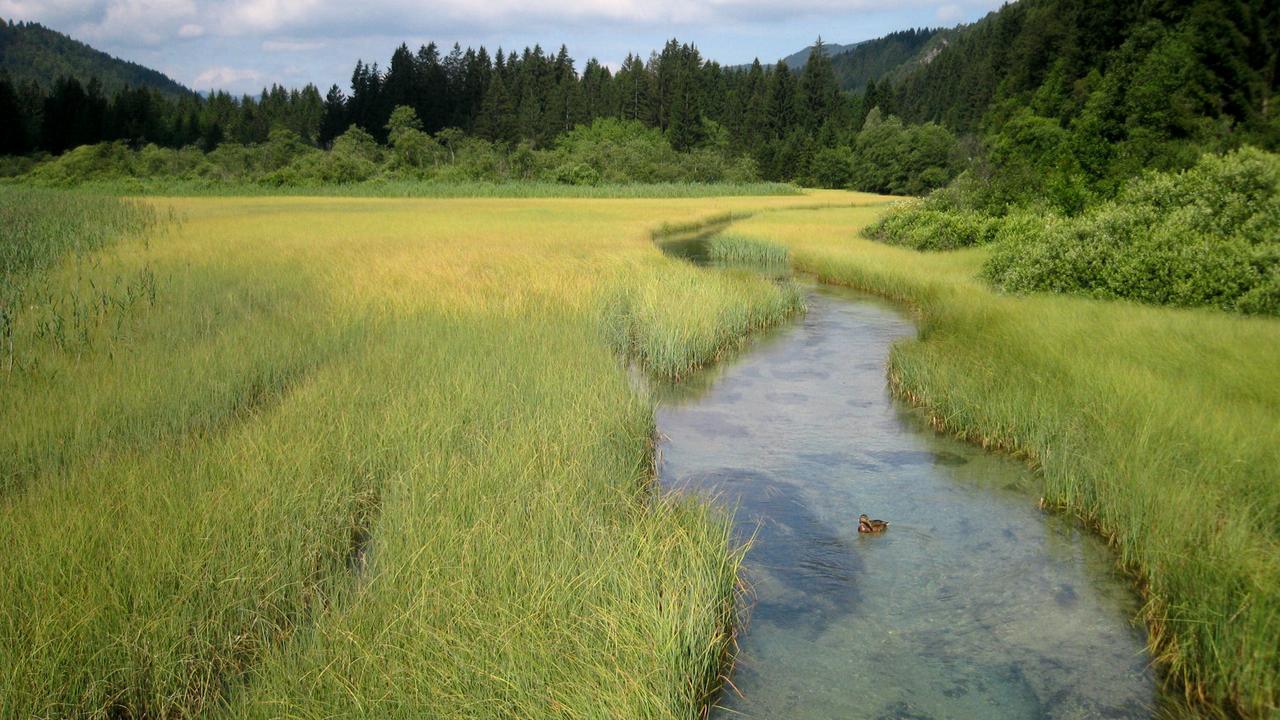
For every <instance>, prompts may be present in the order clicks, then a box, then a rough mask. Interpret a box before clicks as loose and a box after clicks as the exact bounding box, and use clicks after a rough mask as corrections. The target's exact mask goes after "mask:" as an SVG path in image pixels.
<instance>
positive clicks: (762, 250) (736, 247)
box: [707, 233, 791, 266]
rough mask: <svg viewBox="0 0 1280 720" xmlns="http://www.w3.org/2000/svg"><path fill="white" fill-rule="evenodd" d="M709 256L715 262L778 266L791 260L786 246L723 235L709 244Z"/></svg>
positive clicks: (733, 235) (755, 239) (716, 237)
mask: <svg viewBox="0 0 1280 720" xmlns="http://www.w3.org/2000/svg"><path fill="white" fill-rule="evenodd" d="M707 254H708V256H709V257H710V259H711V260H712V261H714V262H720V263H729V264H746V265H763V266H777V265H784V266H785V265H787V264H788V263H789V262H790V260H791V254H790V251H789V250H787V248H786V246H784V245H778V244H776V243H771V242H766V241H763V240H759V239H757V238H750V237H745V236H742V235H735V234H732V233H721V234H719V235H716V236H715V237H713V238H711V239H710V240H709V241H708V242H707Z"/></svg>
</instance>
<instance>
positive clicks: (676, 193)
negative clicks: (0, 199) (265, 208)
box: [0, 178, 804, 199]
mask: <svg viewBox="0 0 1280 720" xmlns="http://www.w3.org/2000/svg"><path fill="white" fill-rule="evenodd" d="M18 182H19V181H16V180H15V181H8V184H9V186H10V187H24V185H18V184H17V183H18ZM0 185H3V183H0ZM76 189H77V190H78V191H79V192H80V193H81V194H85V195H91V194H99V195H101V194H106V195H111V196H117V195H132V196H156V197H174V196H181V197H384V198H602V199H625V198H712V197H733V196H762V197H769V196H787V195H802V194H804V193H803V191H802V190H801V189H800V188H798V187H797V186H795V185H792V184H789V183H775V182H750V183H617V184H608V183H606V184H599V185H566V184H563V183H554V182H542V181H516V182H480V181H450V182H439V181H425V180H367V181H364V182H356V183H349V184H342V185H335V184H315V185H305V184H304V185H297V186H287V185H286V186H277V185H269V184H263V183H248V182H226V181H220V180H208V181H199V180H178V179H170V180H165V179H146V178H129V179H116V180H109V181H103V180H99V181H87V182H84V183H80V184H78V185H76Z"/></svg>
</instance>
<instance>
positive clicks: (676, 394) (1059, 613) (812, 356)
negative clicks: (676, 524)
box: [657, 288, 1158, 719]
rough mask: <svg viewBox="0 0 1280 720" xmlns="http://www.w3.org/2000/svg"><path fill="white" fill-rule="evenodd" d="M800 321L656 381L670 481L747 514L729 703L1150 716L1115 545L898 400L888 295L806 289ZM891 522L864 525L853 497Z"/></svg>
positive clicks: (980, 714)
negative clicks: (888, 373) (703, 368)
mask: <svg viewBox="0 0 1280 720" xmlns="http://www.w3.org/2000/svg"><path fill="white" fill-rule="evenodd" d="M808 305H809V310H808V313H807V314H806V315H804V316H803V318H801V319H799V320H798V321H796V322H795V323H792V324H790V325H788V326H786V327H783V328H781V329H779V330H777V331H774V332H772V333H770V334H768V335H766V336H763V337H761V338H759V339H757V340H755V341H753V342H752V343H751V344H750V345H749V346H748V348H747V349H745V350H744V351H743V352H742V353H741V354H739V355H738V356H737V357H736V358H735V359H732V360H730V361H728V362H726V363H722V364H720V365H718V366H716V367H714V368H712V369H710V370H709V371H707V372H706V373H703V374H701V375H698V376H695V377H694V378H691V379H689V380H687V381H685V382H682V383H680V384H678V385H675V386H666V387H663V388H660V389H659V391H658V392H659V409H658V416H657V423H658V430H659V433H660V437H661V440H660V444H659V452H660V469H659V475H660V479H661V481H662V483H663V484H664V485H665V486H666V487H668V488H672V489H677V490H686V491H694V492H698V493H710V494H712V495H714V496H715V497H716V498H717V502H722V503H726V504H728V505H729V506H732V507H736V515H735V522H736V526H737V528H738V531H739V533H740V536H741V537H742V538H746V537H750V536H751V534H752V533H755V542H754V545H753V547H752V549H751V551H750V553H749V554H748V556H747V560H746V576H747V579H748V581H749V583H750V584H751V586H752V588H753V590H754V606H753V607H752V609H751V611H750V620H749V622H748V624H747V626H746V628H745V631H744V632H743V633H742V635H741V637H740V639H739V642H740V646H741V651H740V654H739V656H738V658H737V662H736V666H735V669H734V673H733V676H732V682H733V685H734V686H735V687H736V692H735V691H734V689H733V688H729V689H727V690H726V692H725V693H724V694H723V696H722V698H721V700H720V708H719V709H718V710H717V711H716V714H717V715H718V716H719V717H724V718H737V717H743V716H746V717H753V718H796V719H800V718H993V719H994V718H1142V717H1153V716H1154V715H1155V714H1156V713H1157V710H1156V706H1157V704H1158V695H1157V689H1156V686H1157V683H1156V678H1155V675H1154V673H1153V671H1152V670H1151V669H1150V667H1149V664H1148V663H1149V659H1148V657H1147V654H1146V653H1145V651H1144V640H1145V637H1144V631H1143V629H1142V628H1141V627H1139V626H1135V625H1134V624H1133V623H1132V622H1131V618H1132V617H1133V616H1134V613H1135V612H1136V610H1137V602H1138V601H1137V598H1136V596H1135V593H1134V591H1133V588H1132V585H1131V583H1130V582H1129V581H1128V580H1127V579H1125V578H1124V577H1122V576H1120V575H1119V574H1118V573H1117V572H1116V571H1115V569H1114V559H1113V557H1112V556H1111V554H1110V552H1109V551H1108V549H1107V548H1106V546H1105V545H1104V544H1103V543H1102V542H1101V541H1100V540H1098V539H1097V538H1096V537H1094V536H1093V535H1091V534H1090V533H1089V532H1088V531H1087V530H1085V529H1083V528H1080V527H1078V526H1076V525H1075V524H1073V523H1072V522H1071V521H1069V520H1067V519H1064V518H1062V517H1059V516H1056V515H1053V514H1048V513H1044V512H1041V511H1040V510H1038V509H1037V505H1036V500H1037V496H1036V494H1035V487H1036V481H1035V478H1034V477H1033V476H1032V474H1031V473H1030V471H1028V470H1027V468H1026V467H1025V466H1024V465H1023V464H1022V463H1020V462H1017V461H1014V460H1011V459H1008V458H1005V457H1001V456H998V455H994V454H990V453H986V452H984V451H982V450H980V449H977V448H974V447H972V446H969V445H966V444H964V443H961V442H958V441H955V440H951V439H949V438H945V437H941V436H938V435H937V434H935V433H934V432H932V431H931V430H929V429H928V427H927V426H926V425H925V424H924V422H923V420H922V418H920V417H919V416H918V415H917V414H915V413H914V412H913V411H912V410H911V409H909V408H907V407H905V406H903V405H902V404H900V403H898V402H896V401H894V400H893V399H892V398H891V397H890V395H889V392H888V389H887V385H886V380H885V363H886V360H887V358H888V354H889V347H890V345H891V344H892V343H893V342H894V341H895V340H897V339H899V338H902V337H906V336H911V335H912V334H913V333H914V332H915V328H914V326H913V325H912V323H911V322H910V320H909V319H908V318H906V317H905V316H904V315H903V314H902V313H900V312H899V311H897V310H896V309H895V308H894V307H893V306H891V305H888V304H886V303H884V302H881V301H879V300H876V299H873V298H870V297H868V296H865V295H860V294H855V293H851V292H846V291H839V290H834V289H819V288H814V289H812V290H811V291H810V293H809V297H808ZM863 512H865V513H867V514H869V515H871V516H872V517H874V518H883V519H886V520H889V521H890V523H891V526H890V527H889V529H888V531H887V532H886V533H885V534H883V535H879V536H860V535H859V534H858V532H857V517H858V514H859V513H863Z"/></svg>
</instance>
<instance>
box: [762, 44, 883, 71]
mask: <svg viewBox="0 0 1280 720" xmlns="http://www.w3.org/2000/svg"><path fill="white" fill-rule="evenodd" d="M860 44H862V43H853V44H852V45H839V44H837V43H823V44H822V49H823V50H825V51H826V53H827V56H828V57H834V56H836V55H839V54H841V53H845V52H848V51H850V50H852V49H854V48H856V47H858V45H860ZM813 48H814V46H813V45H810V46H809V47H807V48H805V49H803V50H800V51H798V52H793V53H791V54H790V55H788V56H786V57H784V58H782V62H783V63H785V64H786V66H787V67H789V68H791V69H792V70H799V69H800V68H802V67H804V64H805V63H807V62H809V53H811V52H813ZM748 67H751V66H750V65H743V66H741V69H745V68H748Z"/></svg>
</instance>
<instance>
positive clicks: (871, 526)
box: [858, 515, 889, 533]
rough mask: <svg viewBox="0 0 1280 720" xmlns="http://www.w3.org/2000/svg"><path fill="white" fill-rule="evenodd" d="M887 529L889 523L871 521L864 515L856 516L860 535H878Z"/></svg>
mask: <svg viewBox="0 0 1280 720" xmlns="http://www.w3.org/2000/svg"><path fill="white" fill-rule="evenodd" d="M888 527H889V523H887V522H885V521H884V520H872V519H871V518H869V517H867V516H866V515H859V516H858V532H860V533H880V532H884V531H885V530H886V529H887V528H888Z"/></svg>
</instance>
